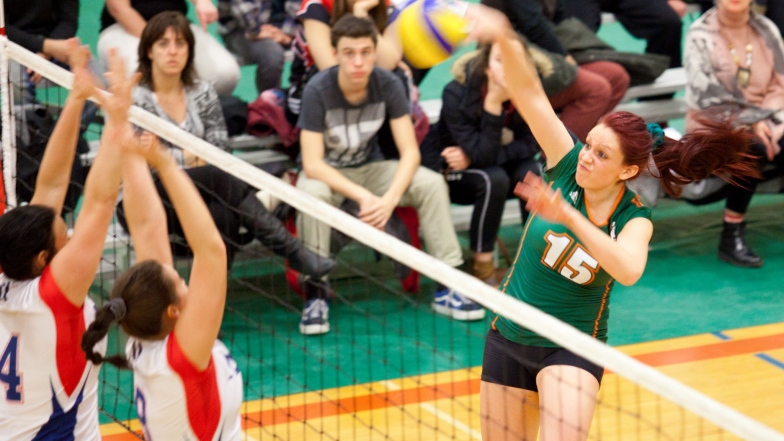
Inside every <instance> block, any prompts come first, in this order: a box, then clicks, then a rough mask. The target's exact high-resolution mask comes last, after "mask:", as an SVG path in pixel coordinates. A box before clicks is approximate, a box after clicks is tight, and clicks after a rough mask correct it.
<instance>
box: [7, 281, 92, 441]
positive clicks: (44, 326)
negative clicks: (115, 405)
mask: <svg viewBox="0 0 784 441" xmlns="http://www.w3.org/2000/svg"><path fill="white" fill-rule="evenodd" d="M93 320H95V304H94V303H93V302H92V300H90V298H89V297H88V298H87V299H85V302H84V305H82V307H80V308H79V307H76V306H74V305H73V304H72V303H71V302H70V301H69V300H68V299H67V298H66V297H65V295H64V294H63V293H62V291H61V290H60V288H59V287H58V286H57V284H56V282H55V280H54V278H53V277H52V274H51V272H50V271H49V267H46V268H45V269H44V272H43V274H42V275H41V276H40V277H37V278H35V279H32V280H24V281H17V280H13V279H10V278H8V277H6V276H5V275H4V274H0V351H1V352H0V440H2V441H6V440H8V441H11V440H13V441H29V440H39V439H42V440H43V439H47V440H48V439H57V440H77V441H81V440H100V439H101V436H100V431H99V429H98V369H99V367H98V366H95V365H93V364H92V363H90V362H88V361H87V359H86V358H85V355H84V352H83V351H82V348H81V343H82V335H83V334H84V331H85V329H86V328H87V326H89V324H90V323H92V321H93ZM95 349H96V351H98V352H101V353H104V352H105V351H106V340H105V339H104V340H103V341H101V342H100V343H99V344H98V345H97V346H96V348H95Z"/></svg>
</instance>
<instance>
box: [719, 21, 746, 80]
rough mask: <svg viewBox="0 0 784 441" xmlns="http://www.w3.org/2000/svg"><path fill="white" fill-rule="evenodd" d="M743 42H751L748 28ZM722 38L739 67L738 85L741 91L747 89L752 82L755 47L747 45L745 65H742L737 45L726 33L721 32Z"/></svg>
mask: <svg viewBox="0 0 784 441" xmlns="http://www.w3.org/2000/svg"><path fill="white" fill-rule="evenodd" d="M720 29H721V28H720ZM743 35H744V38H743V41H746V42H748V41H749V29H748V27H746V29H745V32H744V34H743ZM721 36H722V37H724V40H725V41H726V42H727V47H728V49H729V50H730V56H732V59H733V61H735V65H736V66H737V67H738V72H737V73H736V74H735V82H736V83H737V85H738V87H740V88H741V89H745V88H747V87H748V86H749V83H750V82H751V60H752V52H753V49H754V46H752V44H751V43H746V46H745V48H744V49H745V50H746V59H745V60H744V61H745V65H744V64H743V63H741V60H740V57H739V56H738V51H737V50H736V49H735V45H734V44H733V43H732V41H731V40H730V39H729V37H728V36H727V35H726V34H725V33H724V32H721Z"/></svg>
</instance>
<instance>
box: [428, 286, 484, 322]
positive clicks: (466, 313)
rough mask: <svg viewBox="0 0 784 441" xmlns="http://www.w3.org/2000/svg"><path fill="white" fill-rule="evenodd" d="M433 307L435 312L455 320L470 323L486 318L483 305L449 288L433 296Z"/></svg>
mask: <svg viewBox="0 0 784 441" xmlns="http://www.w3.org/2000/svg"><path fill="white" fill-rule="evenodd" d="M432 307H433V311H435V312H437V313H439V314H441V315H446V316H449V317H452V318H453V319H455V320H465V321H468V320H481V319H483V318H485V310H484V308H482V305H480V304H479V303H476V302H475V301H473V300H471V299H469V298H468V297H466V296H464V295H462V294H459V293H458V292H457V291H455V290H453V289H449V288H444V289H442V290H440V291H436V293H435V294H434V295H433V303H432Z"/></svg>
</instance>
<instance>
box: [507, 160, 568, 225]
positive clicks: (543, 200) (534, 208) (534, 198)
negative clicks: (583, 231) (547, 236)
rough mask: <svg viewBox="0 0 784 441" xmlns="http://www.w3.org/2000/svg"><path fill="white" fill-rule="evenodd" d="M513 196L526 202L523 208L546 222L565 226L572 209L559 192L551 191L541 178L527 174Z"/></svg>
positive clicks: (516, 187) (518, 184)
mask: <svg viewBox="0 0 784 441" xmlns="http://www.w3.org/2000/svg"><path fill="white" fill-rule="evenodd" d="M514 194H515V195H516V196H517V197H519V198H521V199H524V200H525V201H526V204H525V208H526V210H528V211H529V212H531V213H536V214H537V215H539V216H540V217H542V218H544V219H545V220H547V221H548V222H552V223H557V224H565V223H566V222H567V220H568V219H569V213H570V211H571V210H574V208H573V207H572V206H571V205H569V204H568V203H567V202H566V201H565V200H564V198H563V196H562V195H561V190H558V191H553V190H552V189H551V188H550V187H549V186H548V185H547V184H545V183H544V181H542V178H540V177H539V176H536V175H535V174H533V173H531V172H528V174H526V175H525V179H523V180H522V181H520V182H518V183H517V185H516V186H515V189H514Z"/></svg>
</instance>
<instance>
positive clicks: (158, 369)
mask: <svg viewBox="0 0 784 441" xmlns="http://www.w3.org/2000/svg"><path fill="white" fill-rule="evenodd" d="M168 339H169V337H166V338H164V339H162V340H144V339H140V338H135V337H130V338H129V339H128V343H127V344H126V346H125V357H126V358H127V359H128V362H129V363H130V365H131V366H132V367H133V370H134V372H136V373H139V374H142V375H155V374H160V373H163V372H164V371H166V370H168V362H167V359H166V342H167V341H168Z"/></svg>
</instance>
